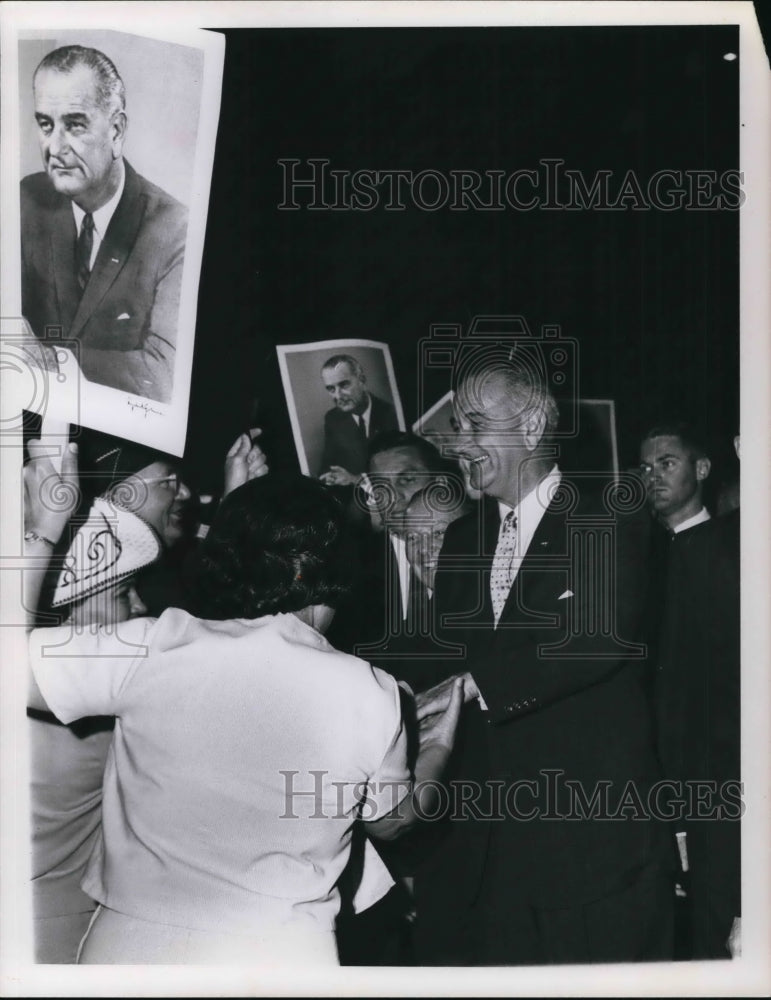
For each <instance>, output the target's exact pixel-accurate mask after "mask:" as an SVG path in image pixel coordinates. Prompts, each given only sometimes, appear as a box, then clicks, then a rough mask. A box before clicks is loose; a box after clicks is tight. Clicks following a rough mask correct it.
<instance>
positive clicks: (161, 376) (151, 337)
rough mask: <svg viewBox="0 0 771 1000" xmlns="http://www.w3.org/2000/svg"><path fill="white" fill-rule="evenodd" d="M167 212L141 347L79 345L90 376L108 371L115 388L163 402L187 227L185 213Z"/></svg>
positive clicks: (168, 390) (169, 380)
mask: <svg viewBox="0 0 771 1000" xmlns="http://www.w3.org/2000/svg"><path fill="white" fill-rule="evenodd" d="M167 215H168V218H167V226H166V234H165V243H164V246H163V248H162V252H161V253H160V254H159V257H158V264H157V271H156V276H155V287H154V289H153V291H152V296H153V298H152V304H151V307H150V309H149V313H148V320H147V322H146V325H145V329H144V330H143V331H142V334H141V343H140V345H139V346H138V347H136V348H135V349H133V350H105V349H101V348H95V347H91V346H89V344H88V342H84V343H82V345H81V349H80V367H81V369H82V371H83V374H84V375H85V377H86V378H87V379H89V380H92V381H100V382H101V381H104V372H106V371H109V372H110V380H109V384H110V386H111V387H113V388H115V389H120V390H122V391H123V392H131V393H136V394H137V395H140V396H144V397H149V398H151V399H157V400H159V401H160V402H163V403H166V402H169V401H170V399H171V391H172V380H173V374H174V360H175V355H176V344H177V327H178V322H179V305H180V289H181V285H182V269H183V264H184V253H185V235H186V230H187V218H186V214H184V213H183V212H181V211H177V212H169V213H167Z"/></svg>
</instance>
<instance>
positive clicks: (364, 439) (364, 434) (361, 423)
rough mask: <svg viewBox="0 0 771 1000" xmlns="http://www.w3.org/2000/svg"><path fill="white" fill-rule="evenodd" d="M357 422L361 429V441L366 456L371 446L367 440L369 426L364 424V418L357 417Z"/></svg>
mask: <svg viewBox="0 0 771 1000" xmlns="http://www.w3.org/2000/svg"><path fill="white" fill-rule="evenodd" d="M355 420H356V426H357V427H358V429H359V440H360V441H361V443H362V447H363V448H364V452H365V454H366V451H367V448H368V446H369V440H368V438H367V426H366V424H365V423H364V417H355Z"/></svg>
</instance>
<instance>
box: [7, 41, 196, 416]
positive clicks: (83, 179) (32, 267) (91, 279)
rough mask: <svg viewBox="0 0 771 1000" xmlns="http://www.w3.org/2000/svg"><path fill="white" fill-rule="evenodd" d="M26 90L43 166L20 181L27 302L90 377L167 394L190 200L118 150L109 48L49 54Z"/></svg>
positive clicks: (33, 317) (119, 110)
mask: <svg viewBox="0 0 771 1000" xmlns="http://www.w3.org/2000/svg"><path fill="white" fill-rule="evenodd" d="M33 89H34V100H35V120H36V122H37V126H38V139H39V143H40V151H41V154H42V158H43V166H44V168H45V171H44V172H43V173H38V174H31V175H30V176H28V177H25V178H24V179H23V180H22V183H21V256H22V312H23V314H24V316H25V317H26V319H27V320H28V321H29V323H30V325H31V327H32V330H33V332H34V334H35V336H36V337H37V338H38V339H39V340H40V341H41V342H43V343H44V344H48V345H50V344H51V342H52V339H53V338H54V337H55V339H56V342H57V344H59V345H61V346H65V347H66V346H68V344H69V345H72V347H73V351H74V353H75V356H76V359H77V361H78V364H79V366H80V369H81V371H82V373H83V375H84V376H85V378H86V379H88V381H90V382H97V383H99V384H101V385H104V386H107V387H109V388H111V389H119V390H121V391H123V392H128V393H132V394H136V395H138V396H143V397H146V398H148V399H153V400H158V401H159V402H163V403H168V402H170V400H171V396H172V389H173V384H172V383H173V374H174V359H175V350H176V341H177V323H178V312H179V300H180V286H181V280H182V267H183V258H184V250H185V237H186V232H187V210H186V209H185V208H184V206H183V205H181V204H180V203H179V202H177V201H176V200H175V199H174V198H172V197H171V196H170V195H168V194H167V193H166V192H165V191H162V190H161V189H160V188H159V187H156V186H155V185H154V184H151V183H150V182H149V181H147V180H145V178H144V177H141V176H140V175H139V174H137V173H136V171H135V170H134V169H133V168H132V167H131V165H130V164H129V163H128V162H127V161H126V160H125V159H124V158H123V144H124V140H125V137H126V127H127V121H128V119H127V116H126V110H125V91H124V85H123V81H122V80H121V78H120V76H119V74H118V71H117V69H116V68H115V66H114V64H113V63H112V62H111V61H110V59H108V57H107V56H106V55H104V53H102V52H99V51H98V50H96V49H90V48H85V47H83V46H80V45H68V46H64V47H63V48H58V49H55V50H54V51H53V52H49V53H48V55H46V56H45V58H44V59H43V60H42V62H41V63H40V65H39V66H38V67H37V69H36V70H35V74H34V77H33ZM54 330H57V333H56V334H54V333H53V331H54Z"/></svg>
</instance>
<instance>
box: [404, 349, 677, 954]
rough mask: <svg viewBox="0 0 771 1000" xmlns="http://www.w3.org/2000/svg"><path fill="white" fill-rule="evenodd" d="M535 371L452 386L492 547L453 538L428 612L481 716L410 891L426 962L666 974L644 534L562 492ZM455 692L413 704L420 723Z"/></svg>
mask: <svg viewBox="0 0 771 1000" xmlns="http://www.w3.org/2000/svg"><path fill="white" fill-rule="evenodd" d="M498 356H499V357H500V353H499V355H498ZM537 367H538V366H537V365H533V364H528V363H526V362H525V361H524V359H522V360H521V361H519V362H511V361H509V362H505V363H502V362H500V361H499V360H494V361H487V360H485V358H484V357H481V358H480V361H479V363H478V364H475V365H471V364H469V365H468V366H467V367H466V372H468V373H469V374H467V375H466V376H465V377H463V378H462V379H461V380H460V383H459V384H458V385H457V386H456V395H455V404H454V405H455V416H456V420H457V422H458V427H459V436H458V443H457V453H458V454H459V456H460V459H461V463H462V464H463V465H464V466H465V471H466V473H467V475H468V477H469V481H470V484H471V486H472V488H473V489H474V490H478V491H480V492H482V493H484V494H485V496H486V499H485V500H484V501H483V503H482V526H481V529H480V527H479V526H478V524H477V521H476V519H474V518H471V519H469V518H461V519H460V520H458V521H456V522H455V523H454V524H452V525H450V526H449V528H448V529H447V533H446V535H445V542H444V545H443V548H442V552H441V556H440V561H439V569H438V572H437V575H436V584H435V588H436V589H435V591H434V599H435V601H436V602H437V605H438V609H437V610H438V614H439V618H440V620H442V621H443V622H444V624H445V627H446V630H447V632H446V634H447V637H448V638H452V639H454V640H455V641H458V640H462V641H463V642H465V645H466V652H467V655H466V664H465V665H466V672H465V673H463V674H462V676H463V678H464V687H465V696H466V700H467V702H468V705H467V714H468V713H469V712H472V713H474V714H473V716H472V717H471V718H466V719H465V720H464V721H465V727H466V728H465V733H461V735H460V737H459V739H460V740H464V739H465V742H466V745H467V748H468V752H467V754H466V763H465V765H464V781H465V784H464V787H463V789H462V791H460V793H459V788H458V786H457V783H456V785H455V787H454V786H453V784H452V782H450V783H449V789H450V792H451V793H452V794H450V795H449V798H448V801H449V804H450V808H451V809H453V810H455V812H454V814H453V819H454V820H455V822H453V823H452V824H451V825H452V831H451V835H450V836H449V837H448V838H447V839H446V841H445V843H444V844H443V845H442V849H441V851H439V852H437V856H436V858H435V859H434V860H433V863H432V865H431V866H430V868H429V869H428V870H427V871H426V872H425V873H424V874H423V877H422V878H421V877H420V873H419V875H418V878H417V879H416V888H417V889H418V894H417V897H418V925H419V926H418V938H419V952H420V958H421V960H422V961H424V962H426V963H430V964H460V965H509V964H513V965H519V964H542V963H554V962H591V961H620V962H621V961H623V962H626V961H636V960H646V959H648V960H653V959H660V960H665V959H667V958H668V957H670V955H671V921H672V893H671V888H670V885H671V883H670V873H669V867H670V866H669V854H668V851H667V846H666V836H665V832H664V829H663V824H660V823H659V822H657V820H656V819H655V818H650V810H649V808H648V806H647V803H648V794H649V790H650V788H651V786H652V784H653V783H654V782H655V780H656V778H657V764H656V758H655V753H654V749H653V738H652V732H651V726H650V719H649V709H648V704H647V701H646V698H645V694H644V689H643V686H642V676H641V672H642V663H643V660H644V650H645V648H644V646H642V645H641V644H639V643H638V642H637V640H638V638H639V618H640V612H641V607H642V596H643V593H644V583H645V560H644V558H643V556H642V553H643V552H644V548H643V544H642V542H643V533H642V530H640V535H639V537H638V525H639V524H642V523H643V522H642V520H641V519H639V518H632V519H629V523H628V524H627V523H626V521H625V518H623V517H621V516H619V515H617V514H615V513H614V512H613V511H612V509H611V510H609V509H608V507H607V506H606V505H605V504H604V503H603V502H601V501H598V500H596V499H594V498H593V497H591V496H589V495H584V492H583V491H582V490H580V489H578V488H577V485H576V483H568V482H567V481H565V480H564V479H563V477H562V474H561V472H560V470H559V468H558V466H557V465H556V464H555V459H554V455H555V449H554V446H553V444H552V445H551V446H550V441H549V439H550V436H551V435H552V433H553V432H554V431H555V429H556V425H557V419H558V412H557V406H556V404H555V402H554V399H553V398H552V397H551V395H550V393H549V391H548V388H547V387H546V386H545V384H544V383H543V382H542V380H541V379H540V378H539V377H538V375H537V372H536V369H537ZM451 683H452V679H450V680H448V681H444V682H442V683H440V684H439V685H437V686H436V687H434V688H432V689H431V690H429V691H428V692H425V693H423V694H420V695H418V698H417V704H418V716H419V718H420V717H424V716H426V715H429V714H431V713H432V712H433V711H435V710H436V709H437V708H440V707H441V706H442V705H443V704H445V703H446V702H447V698H448V694H449V690H450V687H451ZM469 778H475V779H476V781H474V782H471V784H469V780H468V779H469ZM470 793H471V794H470ZM464 807H465V808H464Z"/></svg>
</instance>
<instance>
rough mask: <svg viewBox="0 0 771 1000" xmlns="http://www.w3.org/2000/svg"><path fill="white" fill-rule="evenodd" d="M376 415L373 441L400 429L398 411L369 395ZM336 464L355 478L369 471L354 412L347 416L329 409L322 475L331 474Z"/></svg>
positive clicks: (372, 425)
mask: <svg viewBox="0 0 771 1000" xmlns="http://www.w3.org/2000/svg"><path fill="white" fill-rule="evenodd" d="M369 398H370V399H371V400H372V413H371V414H370V418H369V434H368V436H367V440H368V441H371V440H372V439H373V438H374V437H375V436H376V435H377V434H379V433H380V432H381V431H395V430H398V427H399V424H398V422H397V420H396V410H395V409H394V408H393V406H392V405H391V404H390V403H387V402H386V401H385V400H384V399H380V398H379V397H378V396H373V395H372V393H370V394H369ZM332 465H339V466H340V467H341V468H343V469H347V470H348V472H351V473H353V474H354V475H356V474H358V473H360V472H366V471H367V445H366V444H365V443H364V441H363V439H362V437H361V435H360V432H359V428H358V426H357V423H356V420H355V419H354V417H353V415H352V414H351V413H343V411H342V410H339V409H338V408H337V407H334V408H333V409H331V410H327V412H326V414H325V416H324V453H323V455H322V458H321V472H327V471H328V470H329V468H330V466H332Z"/></svg>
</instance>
